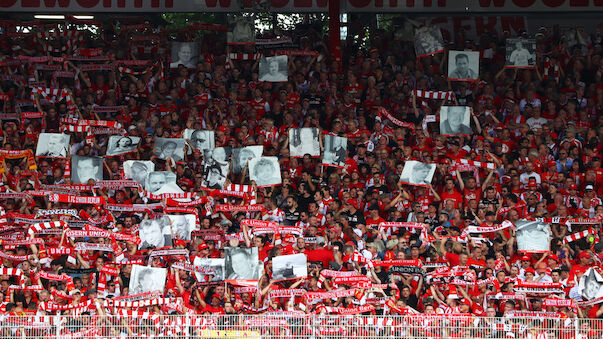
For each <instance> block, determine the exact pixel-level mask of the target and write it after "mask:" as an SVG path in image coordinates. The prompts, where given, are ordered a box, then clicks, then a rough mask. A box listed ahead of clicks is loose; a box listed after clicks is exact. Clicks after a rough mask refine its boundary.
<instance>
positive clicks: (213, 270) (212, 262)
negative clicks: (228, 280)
mask: <svg viewBox="0 0 603 339" xmlns="http://www.w3.org/2000/svg"><path fill="white" fill-rule="evenodd" d="M193 265H195V266H196V267H197V268H199V271H202V272H195V276H196V277H197V281H199V282H210V281H223V280H224V258H217V259H214V258H200V257H195V260H193Z"/></svg>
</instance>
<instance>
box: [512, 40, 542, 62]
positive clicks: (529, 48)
mask: <svg viewBox="0 0 603 339" xmlns="http://www.w3.org/2000/svg"><path fill="white" fill-rule="evenodd" d="M506 51H507V54H506V60H507V67H519V68H531V67H534V66H535V65H536V40H534V39H507V47H506Z"/></svg>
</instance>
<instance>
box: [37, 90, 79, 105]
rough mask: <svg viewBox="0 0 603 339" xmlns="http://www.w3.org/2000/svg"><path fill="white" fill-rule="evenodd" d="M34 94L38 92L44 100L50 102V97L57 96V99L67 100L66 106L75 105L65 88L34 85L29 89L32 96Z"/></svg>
mask: <svg viewBox="0 0 603 339" xmlns="http://www.w3.org/2000/svg"><path fill="white" fill-rule="evenodd" d="M35 94H40V95H41V96H42V97H43V98H44V99H45V100H48V101H51V102H52V101H53V100H52V98H56V97H58V99H59V101H61V100H63V99H65V101H67V106H69V107H70V108H72V107H75V105H74V104H73V99H72V98H71V95H70V94H69V92H68V91H67V90H66V89H58V88H43V87H34V88H32V89H31V95H32V97H34V96H35Z"/></svg>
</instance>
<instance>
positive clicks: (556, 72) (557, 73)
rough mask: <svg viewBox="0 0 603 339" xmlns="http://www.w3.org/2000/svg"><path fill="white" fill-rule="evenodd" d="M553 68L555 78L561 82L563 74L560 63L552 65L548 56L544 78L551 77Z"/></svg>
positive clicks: (557, 81)
mask: <svg viewBox="0 0 603 339" xmlns="http://www.w3.org/2000/svg"><path fill="white" fill-rule="evenodd" d="M551 68H552V70H553V80H555V82H556V83H559V80H560V79H561V74H560V71H559V64H555V66H551V59H550V58H546V60H545V62H544V74H543V75H542V78H543V79H544V80H549V79H550V77H551V76H550V75H551V74H550V73H551Z"/></svg>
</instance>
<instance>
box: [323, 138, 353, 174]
mask: <svg viewBox="0 0 603 339" xmlns="http://www.w3.org/2000/svg"><path fill="white" fill-rule="evenodd" d="M347 149H348V139H347V138H344V137H339V136H336V135H330V134H327V135H325V151H324V154H323V156H322V163H323V165H327V166H334V167H339V168H343V167H344V166H345V160H346V157H347V155H346V151H347Z"/></svg>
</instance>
